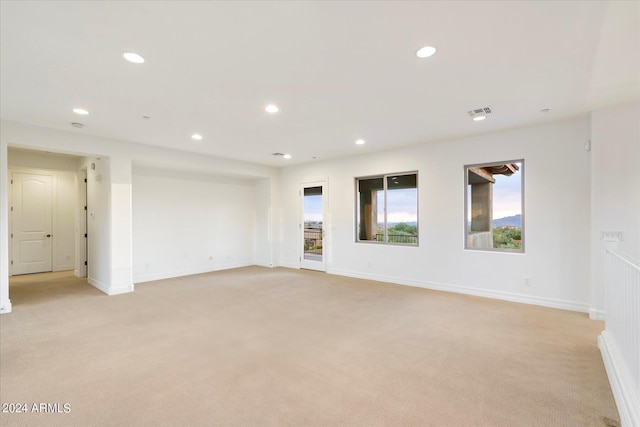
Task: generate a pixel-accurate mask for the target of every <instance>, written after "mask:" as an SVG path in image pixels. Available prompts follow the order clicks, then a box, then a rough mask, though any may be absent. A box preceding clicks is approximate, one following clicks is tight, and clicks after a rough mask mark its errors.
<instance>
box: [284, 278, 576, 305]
mask: <svg viewBox="0 0 640 427" xmlns="http://www.w3.org/2000/svg"><path fill="white" fill-rule="evenodd" d="M296 268H297V267H296ZM327 273H329V274H337V275H340V276H348V277H355V278H358V279H368V280H376V281H379V282H387V283H395V284H398V285H405V286H415V287H418V288H425V289H432V290H437V291H446V292H456V293H459V294H466V295H474V296H478V297H486V298H493V299H499V300H504V301H511V302H519V303H524V304H532V305H539V306H543V307H551V308H559V309H562V310H570V311H579V312H581V313H588V312H589V305H588V304H583V303H577V302H573V301H567V300H561V299H556V298H546V297H537V296H531V295H522V294H516V293H511V292H504V291H495V290H491V289H482V288H470V287H466V286H459V285H450V284H446V283H437V282H426V281H420V280H412V279H402V278H397V277H390V276H381V275H375V274H363V273H360V272H354V271H348V270H339V269H333V268H332V269H327Z"/></svg>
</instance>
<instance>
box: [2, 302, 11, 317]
mask: <svg viewBox="0 0 640 427" xmlns="http://www.w3.org/2000/svg"><path fill="white" fill-rule="evenodd" d="M9 313H11V300H9V299H7V300H6V301H4V304H3V305H0V314H9Z"/></svg>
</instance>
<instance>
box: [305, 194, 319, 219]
mask: <svg viewBox="0 0 640 427" xmlns="http://www.w3.org/2000/svg"><path fill="white" fill-rule="evenodd" d="M314 221H315V222H319V221H322V196H321V195H319V194H318V195H317V196H304V222H314Z"/></svg>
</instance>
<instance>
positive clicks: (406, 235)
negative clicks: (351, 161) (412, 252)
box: [356, 172, 418, 246]
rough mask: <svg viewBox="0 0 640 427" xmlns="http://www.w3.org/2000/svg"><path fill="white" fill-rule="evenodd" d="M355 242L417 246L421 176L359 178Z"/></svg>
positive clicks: (413, 173)
mask: <svg viewBox="0 0 640 427" xmlns="http://www.w3.org/2000/svg"><path fill="white" fill-rule="evenodd" d="M356 199H357V201H356V204H357V206H356V218H357V219H356V241H358V242H377V243H391V244H399V245H414V246H417V245H418V174H417V173H415V172H411V173H397V174H388V175H378V176H372V177H366V178H356Z"/></svg>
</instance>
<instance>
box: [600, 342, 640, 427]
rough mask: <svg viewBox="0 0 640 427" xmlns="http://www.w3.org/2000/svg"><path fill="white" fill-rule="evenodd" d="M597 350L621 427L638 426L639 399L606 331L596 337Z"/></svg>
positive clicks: (628, 373) (639, 423) (614, 344)
mask: <svg viewBox="0 0 640 427" xmlns="http://www.w3.org/2000/svg"><path fill="white" fill-rule="evenodd" d="M598 348H599V349H600V353H601V354H602V360H603V362H604V367H605V369H606V371H607V376H608V377H609V383H610V384H611V391H612V392H613V397H614V399H615V402H616V406H617V407H618V414H619V415H620V421H621V424H622V427H634V426H640V397H639V396H638V394H637V392H636V391H635V388H634V385H633V383H632V382H631V373H630V372H629V370H628V368H627V365H626V364H625V363H624V359H622V356H621V355H620V351H619V350H618V346H617V345H616V343H615V340H614V339H613V337H612V336H611V335H610V334H609V333H608V332H607V331H602V334H600V336H599V337H598Z"/></svg>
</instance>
